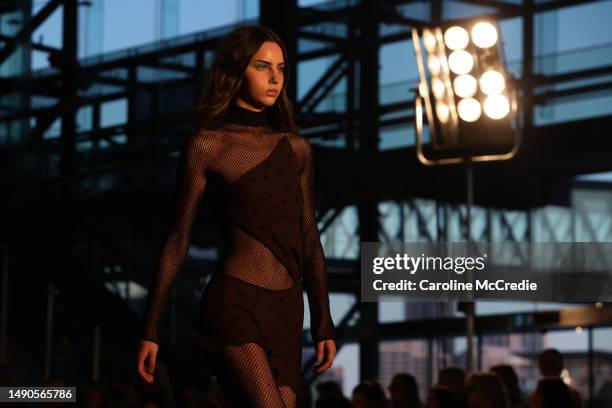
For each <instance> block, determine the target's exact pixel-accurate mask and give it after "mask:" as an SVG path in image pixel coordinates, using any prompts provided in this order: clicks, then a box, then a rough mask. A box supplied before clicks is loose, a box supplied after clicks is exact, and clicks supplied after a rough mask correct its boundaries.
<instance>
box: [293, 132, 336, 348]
mask: <svg viewBox="0 0 612 408" xmlns="http://www.w3.org/2000/svg"><path fill="white" fill-rule="evenodd" d="M299 150H300V154H299V155H300V156H301V161H302V172H301V175H300V184H301V187H302V194H303V212H302V226H303V232H304V269H303V279H304V287H305V289H306V295H307V296H308V305H309V308H310V323H311V324H310V327H311V331H312V338H313V340H314V341H315V342H318V341H321V340H325V339H335V328H334V323H333V321H332V318H331V313H330V308H329V293H328V284H327V266H326V263H325V254H324V253H323V247H322V246H321V239H320V236H319V230H318V228H317V221H316V217H315V199H314V186H313V184H314V180H313V179H314V177H313V176H314V168H313V160H312V146H311V144H310V142H309V141H308V139H305V138H301V143H300V148H299Z"/></svg>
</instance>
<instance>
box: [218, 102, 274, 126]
mask: <svg viewBox="0 0 612 408" xmlns="http://www.w3.org/2000/svg"><path fill="white" fill-rule="evenodd" d="M225 120H226V121H227V122H232V123H237V124H240V125H248V126H261V127H268V126H270V122H269V120H268V113H267V111H266V109H265V108H264V109H263V110H261V111H260V112H256V111H252V110H250V109H246V108H243V107H241V106H238V105H235V104H233V103H231V104H230V105H229V107H228V109H227V112H226V114H225Z"/></svg>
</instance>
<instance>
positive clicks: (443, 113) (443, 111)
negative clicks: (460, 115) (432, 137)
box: [436, 103, 448, 123]
mask: <svg viewBox="0 0 612 408" xmlns="http://www.w3.org/2000/svg"><path fill="white" fill-rule="evenodd" d="M436 113H437V114H438V119H440V122H442V123H446V122H448V106H446V105H445V104H443V103H438V104H436Z"/></svg>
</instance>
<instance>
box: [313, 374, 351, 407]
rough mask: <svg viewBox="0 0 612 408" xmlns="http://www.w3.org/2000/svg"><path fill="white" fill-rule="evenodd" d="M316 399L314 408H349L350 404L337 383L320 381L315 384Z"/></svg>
mask: <svg viewBox="0 0 612 408" xmlns="http://www.w3.org/2000/svg"><path fill="white" fill-rule="evenodd" d="M317 393H318V398H317V401H316V402H315V407H316V408H336V407H338V408H342V407H350V406H351V402H350V401H349V399H348V398H346V397H345V396H344V394H343V393H342V387H340V384H338V382H337V381H322V382H320V383H318V384H317Z"/></svg>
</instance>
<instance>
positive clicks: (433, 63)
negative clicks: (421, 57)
mask: <svg viewBox="0 0 612 408" xmlns="http://www.w3.org/2000/svg"><path fill="white" fill-rule="evenodd" d="M427 66H428V67H429V71H430V72H431V74H432V75H439V74H440V60H439V59H438V58H437V57H435V56H434V55H430V56H429V57H428V58H427Z"/></svg>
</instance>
